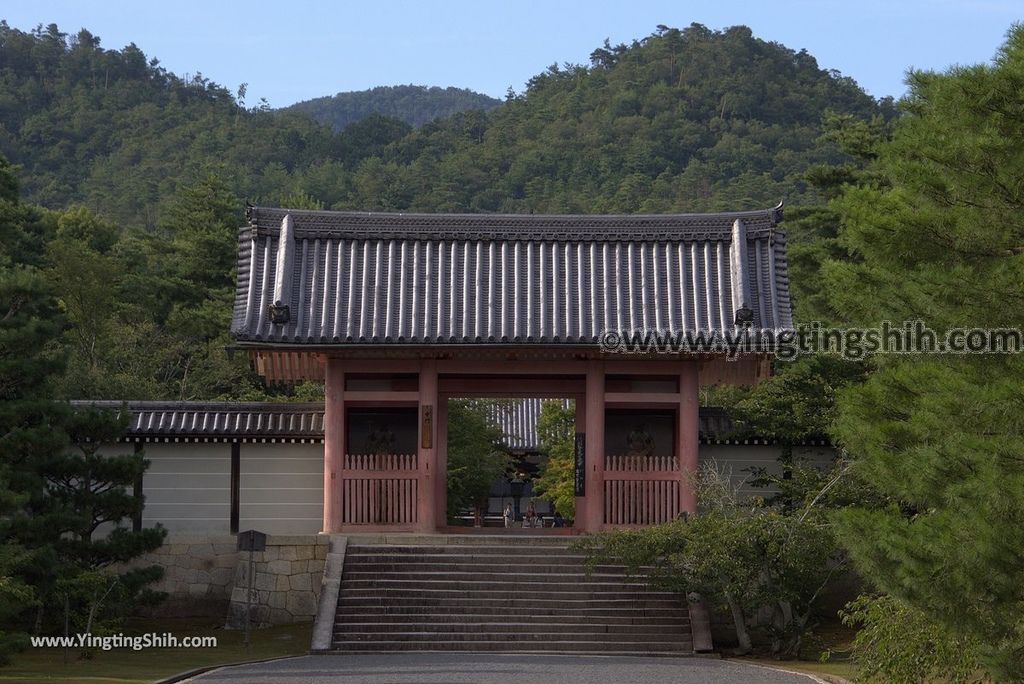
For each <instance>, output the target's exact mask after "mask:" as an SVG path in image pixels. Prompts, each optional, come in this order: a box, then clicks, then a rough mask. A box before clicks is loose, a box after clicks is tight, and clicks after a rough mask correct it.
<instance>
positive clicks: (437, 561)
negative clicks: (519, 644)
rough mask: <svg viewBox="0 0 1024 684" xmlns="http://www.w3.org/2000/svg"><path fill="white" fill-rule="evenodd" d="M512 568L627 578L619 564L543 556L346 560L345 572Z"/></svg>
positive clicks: (375, 557)
mask: <svg viewBox="0 0 1024 684" xmlns="http://www.w3.org/2000/svg"><path fill="white" fill-rule="evenodd" d="M501 569H512V570H517V571H519V572H534V573H538V574H551V573H564V572H591V573H595V572H596V573H606V574H617V575H626V574H628V571H627V569H626V568H625V567H624V566H621V565H593V566H587V565H586V564H584V563H581V562H578V561H575V560H573V559H557V558H556V559H552V558H544V557H542V556H536V557H533V556H531V557H522V558H520V557H516V558H514V559H511V561H501V562H499V561H497V560H496V559H487V558H477V557H468V556H467V557H462V556H427V557H424V558H416V559H415V560H414V559H413V557H412V556H366V557H365V558H363V559H353V558H348V557H346V558H345V570H346V571H349V570H352V571H359V572H378V571H390V572H430V571H437V570H445V571H459V572H494V571H495V570H501Z"/></svg>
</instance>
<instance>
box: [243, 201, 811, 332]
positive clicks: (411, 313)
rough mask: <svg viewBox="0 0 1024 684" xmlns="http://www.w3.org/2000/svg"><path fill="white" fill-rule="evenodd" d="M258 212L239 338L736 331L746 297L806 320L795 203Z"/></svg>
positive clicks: (780, 322)
mask: <svg viewBox="0 0 1024 684" xmlns="http://www.w3.org/2000/svg"><path fill="white" fill-rule="evenodd" d="M248 215H249V221H250V225H249V226H247V227H245V228H243V229H242V230H241V231H240V233H239V260H238V281H237V289H236V298H235V307H234V316H233V320H232V326H231V332H232V334H233V335H234V337H235V338H236V339H237V340H239V341H241V342H250V343H285V344H332V345H346V344H359V343H364V344H366V343H369V344H423V343H428V344H459V343H463V344H464V343H476V344H480V343H502V344H522V343H532V344H551V343H569V344H586V345H593V344H595V343H596V342H597V341H598V339H599V336H600V334H601V333H602V332H604V331H605V330H611V329H614V330H633V329H640V328H647V329H653V328H657V329H663V330H670V331H679V330H692V331H695V330H704V331H714V330H724V329H727V328H731V327H732V325H733V318H734V312H735V309H736V308H737V307H738V306H740V305H742V304H744V303H746V304H747V305H748V306H749V307H750V308H751V309H752V310H753V311H754V315H755V321H754V325H755V327H761V328H789V327H792V315H791V311H790V302H789V287H788V279H787V271H786V251H785V235H784V233H783V232H782V231H781V230H779V229H778V228H777V227H776V224H777V222H778V220H779V219H780V217H781V207H776V208H774V209H769V210H763V211H751V212H732V213H720V214H674V215H625V216H597V215H595V216H588V215H576V216H539V215H525V214H524V215H519V214H513V215H508V214H376V213H354V212H324V211H302V210H288V209H268V208H262V207H251V208H250V209H249V212H248ZM278 303H279V304H280V305H281V306H280V307H277V308H275V305H277V304H278Z"/></svg>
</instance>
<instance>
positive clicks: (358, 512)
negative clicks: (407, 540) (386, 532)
mask: <svg viewBox="0 0 1024 684" xmlns="http://www.w3.org/2000/svg"><path fill="white" fill-rule="evenodd" d="M417 465H418V464H417V462H416V454H346V455H345V468H344V469H343V470H342V522H343V523H346V524H349V525H391V524H394V525H400V524H407V523H415V522H416V518H417V508H418V499H419V471H418V469H417Z"/></svg>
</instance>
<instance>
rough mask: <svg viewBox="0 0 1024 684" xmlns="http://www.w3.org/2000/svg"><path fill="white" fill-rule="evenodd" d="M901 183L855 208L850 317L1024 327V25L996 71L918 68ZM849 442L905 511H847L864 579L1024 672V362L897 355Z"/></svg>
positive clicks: (884, 149)
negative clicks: (1023, 612)
mask: <svg viewBox="0 0 1024 684" xmlns="http://www.w3.org/2000/svg"><path fill="white" fill-rule="evenodd" d="M905 106H906V110H907V111H906V114H905V116H904V117H903V118H902V119H901V120H900V121H899V122H898V123H897V125H896V127H895V130H894V135H893V139H892V140H891V141H890V142H888V143H885V144H883V145H881V146H880V147H879V148H878V152H879V157H878V160H877V162H876V164H875V165H874V167H873V170H874V171H876V172H877V173H878V174H880V178H881V179H882V181H883V182H881V183H878V184H876V185H875V186H874V187H860V188H851V189H850V190H849V191H848V192H847V193H846V194H845V196H844V197H843V198H842V199H841V200H839V205H838V206H839V208H840V210H841V211H842V214H843V220H844V223H843V229H842V233H841V236H840V238H841V240H842V242H843V244H844V246H845V247H846V248H847V249H849V250H850V251H851V252H852V253H853V254H854V255H855V256H856V257H857V259H855V260H850V261H845V262H834V263H832V264H830V265H829V266H828V268H827V269H826V273H827V275H828V278H829V279H830V280H831V281H832V283H833V288H832V301H833V302H834V303H835V305H836V306H837V308H838V309H839V310H840V311H841V312H843V314H844V315H846V316H847V317H848V319H850V320H852V321H854V322H859V323H863V324H868V325H877V324H878V323H879V322H880V321H881V320H884V319H889V320H894V321H904V320H916V319H921V320H924V321H925V322H926V323H927V324H928V325H929V326H931V327H932V328H934V329H937V330H939V331H948V330H950V329H953V328H959V327H970V326H984V327H987V328H993V327H1011V328H1016V329H1018V330H1020V329H1024V301H1022V298H1021V295H1020V283H1021V282H1022V281H1024V192H1022V190H1021V188H1022V186H1021V181H1020V179H1021V178H1024V155H1022V153H1021V150H1022V147H1021V142H1020V141H1021V140H1024V28H1021V27H1016V28H1014V29H1012V30H1011V31H1010V33H1009V37H1008V40H1007V42H1006V43H1005V45H1004V46H1003V47H1002V48H1001V49H1000V51H999V53H998V55H997V57H996V59H995V62H994V63H993V64H992V65H980V66H971V67H956V68H953V69H951V70H949V71H948V72H946V73H930V72H918V73H913V74H911V76H910V94H909V96H908V98H907V100H906V102H905ZM876 365H877V367H876V369H875V372H874V373H873V374H872V376H871V377H870V379H869V380H868V381H867V382H866V383H864V384H861V385H857V386H854V387H852V388H851V389H850V390H848V391H847V392H846V393H845V394H844V395H843V396H842V397H841V398H840V402H839V419H838V421H837V424H836V427H835V431H834V432H835V434H836V436H837V437H838V438H839V439H840V440H841V442H842V443H843V444H844V445H845V446H846V447H847V448H848V449H849V451H850V452H851V453H852V454H853V455H855V456H856V457H857V458H858V463H857V469H858V471H859V475H860V476H862V477H863V478H865V479H866V480H867V481H868V483H869V484H870V485H872V486H873V487H875V488H876V489H877V490H878V491H880V492H882V493H884V494H885V495H886V497H887V498H888V500H889V501H890V502H891V505H889V506H888V507H882V508H873V509H872V508H866V507H862V508H855V509H851V510H848V511H845V512H843V513H842V514H840V515H838V516H837V522H838V523H839V530H840V533H841V538H842V540H843V541H844V542H845V544H846V545H847V546H848V548H849V549H850V552H851V554H852V556H853V558H854V559H855V561H856V563H857V565H858V567H859V569H860V570H861V572H862V573H863V574H864V575H865V576H866V577H867V578H868V579H870V580H871V581H872V582H873V583H874V584H875V585H876V586H877V588H879V589H880V590H882V591H884V592H886V593H888V594H891V595H893V596H895V597H896V598H898V599H900V600H902V601H904V602H906V604H907V605H909V606H911V607H913V608H914V609H916V610H919V611H921V613H922V614H923V615H925V616H927V618H929V619H931V620H934V621H936V622H937V623H939V624H941V625H944V626H945V628H946V629H948V630H949V632H950V634H951V635H954V636H965V637H971V638H973V639H975V640H977V642H979V643H980V644H982V658H983V662H984V665H985V666H986V667H988V668H990V669H991V670H992V671H993V672H994V673H995V674H996V676H997V677H998V678H1000V679H1006V680H1013V681H1019V680H1021V679H1022V678H1024V637H1022V635H1024V619H1022V618H1021V610H1020V608H1021V605H1024V583H1022V582H1021V574H1020V573H1021V567H1024V460H1022V458H1021V454H1024V412H1022V411H1021V410H1020V407H1021V405H1022V399H1024V396H1022V389H1021V388H1022V387H1024V358H1022V357H1021V355H1020V354H990V355H960V356H958V355H948V356H934V355H929V356H921V355H917V356H899V357H896V356H881V357H879V358H878V359H877V360H876Z"/></svg>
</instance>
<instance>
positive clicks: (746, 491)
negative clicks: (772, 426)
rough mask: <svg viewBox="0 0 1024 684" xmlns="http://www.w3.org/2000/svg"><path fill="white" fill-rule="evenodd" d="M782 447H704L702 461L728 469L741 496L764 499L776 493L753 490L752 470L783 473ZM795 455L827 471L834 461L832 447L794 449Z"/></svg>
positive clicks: (759, 489)
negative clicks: (781, 463)
mask: <svg viewBox="0 0 1024 684" xmlns="http://www.w3.org/2000/svg"><path fill="white" fill-rule="evenodd" d="M781 453H782V447H780V446H778V445H775V444H701V445H700V451H699V454H700V461H701V463H705V462H707V461H711V460H714V462H715V463H716V464H717V465H718V468H719V469H720V470H727V471H729V472H730V474H731V476H732V481H733V483H735V484H739V485H741V486H740V495H741V496H765V495H768V494H772V493H774V491H775V490H772V489H767V488H764V487H752V486H750V484H749V482H750V480H751V479H752V478H753V477H754V476H753V474H752V473H751V469H753V468H764V469H765V470H766V471H767V472H769V473H773V474H775V475H781V474H782V466H781V465H780V464H779V461H778V458H779V456H780V454H781ZM793 456H794V458H797V459H805V460H806V462H808V463H810V464H813V465H815V466H817V467H819V468H828V467H830V466H831V464H832V461H833V459H834V458H835V450H834V449H832V447H827V446H821V447H794V449H793Z"/></svg>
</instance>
